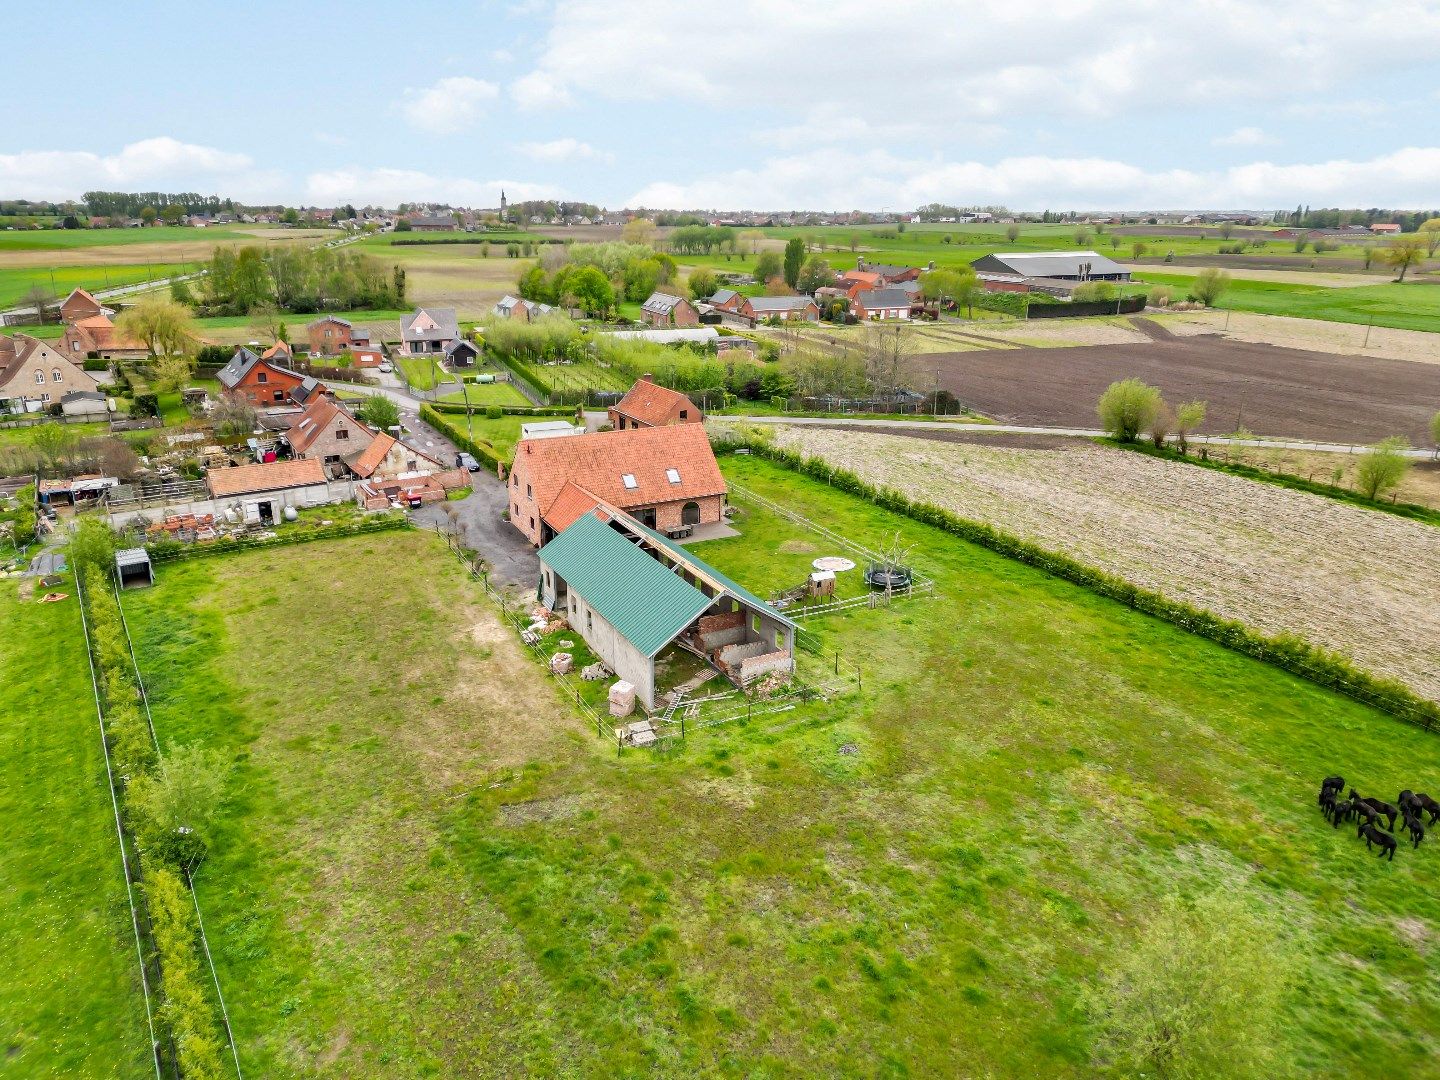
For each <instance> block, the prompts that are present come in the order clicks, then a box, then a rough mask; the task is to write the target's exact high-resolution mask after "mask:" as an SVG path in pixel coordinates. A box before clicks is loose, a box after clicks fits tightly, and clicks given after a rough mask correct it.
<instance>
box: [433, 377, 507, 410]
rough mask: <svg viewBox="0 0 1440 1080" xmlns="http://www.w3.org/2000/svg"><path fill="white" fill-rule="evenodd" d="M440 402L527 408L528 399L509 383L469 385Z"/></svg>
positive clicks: (441, 398) (443, 396)
mask: <svg viewBox="0 0 1440 1080" xmlns="http://www.w3.org/2000/svg"><path fill="white" fill-rule="evenodd" d="M439 400H441V401H449V402H453V403H455V404H456V405H464V404H466V402H467V400H468V402H469V404H471V405H475V406H477V407H478V406H483V405H516V406H528V405H529V404H530V399H529V398H527V397H526V396H525V395H524V394H522V393H520V391H519V390H516V389H515V387H513V386H511V385H510V384H509V383H501V382H497V383H470V384H469V389H467V390H465V391H463V392H459V393H454V394H444V395H442V396H441V397H440V399H439Z"/></svg>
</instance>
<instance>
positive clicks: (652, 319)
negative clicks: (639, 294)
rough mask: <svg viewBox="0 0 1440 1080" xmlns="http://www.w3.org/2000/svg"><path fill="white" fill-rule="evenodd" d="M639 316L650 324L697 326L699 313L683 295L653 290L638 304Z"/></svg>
mask: <svg viewBox="0 0 1440 1080" xmlns="http://www.w3.org/2000/svg"><path fill="white" fill-rule="evenodd" d="M640 318H641V319H643V320H644V321H645V322H646V323H648V324H649V325H651V326H668V327H678V326H699V325H700V313H699V312H698V311H696V310H695V305H694V304H692V303H690V301H689V300H686V299H685V298H684V297H683V296H671V295H670V294H669V293H662V292H653V293H651V294H650V298H649V299H648V300H646V301H645V303H643V304H641V305H640Z"/></svg>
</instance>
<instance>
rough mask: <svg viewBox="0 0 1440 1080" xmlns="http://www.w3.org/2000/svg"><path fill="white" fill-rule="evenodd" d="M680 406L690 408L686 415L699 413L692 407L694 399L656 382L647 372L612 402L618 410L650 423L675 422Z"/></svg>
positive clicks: (633, 418) (657, 424)
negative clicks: (621, 396) (617, 399)
mask: <svg viewBox="0 0 1440 1080" xmlns="http://www.w3.org/2000/svg"><path fill="white" fill-rule="evenodd" d="M682 409H684V410H686V411H687V412H689V418H698V417H699V416H700V410H699V409H697V408H695V403H694V402H693V401H691V400H690V399H689V398H688V397H686V396H685V395H684V394H681V393H679V392H678V391H675V390H670V389H667V388H666V387H664V386H658V385H656V384H655V383H654V382H652V381H651V380H650V377H649V376H648V375H647V376H644V377H642V378H640V379H639V380H637V381H636V383H635V385H634V386H632V387H630V389H629V391H627V392H626V394H625V396H624V397H623V398H621V399H620V400H619V401H617V402H616V403H615V411H616V412H617V413H620V414H621V415H622V416H628V417H629V418H630V419H632V420H636V421H639V422H640V423H642V424H648V425H649V426H650V427H660V426H662V425H664V424H673V423H675V422H677V421H678V420H679V419H680V410H682ZM687 419H688V418H687Z"/></svg>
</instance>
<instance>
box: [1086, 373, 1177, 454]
mask: <svg viewBox="0 0 1440 1080" xmlns="http://www.w3.org/2000/svg"><path fill="white" fill-rule="evenodd" d="M1163 405H1164V402H1163V400H1162V399H1161V397H1160V391H1159V390H1157V389H1155V387H1153V386H1150V385H1148V384H1146V383H1143V382H1141V381H1140V380H1139V379H1122V380H1121V381H1120V382H1113V383H1111V384H1110V385H1109V386H1108V387H1107V388H1106V390H1105V392H1104V393H1103V394H1101V395H1100V401H1099V403H1098V404H1097V405H1096V407H1095V411H1096V412H1098V413H1099V414H1100V422H1101V423H1102V424H1103V425H1104V427H1105V431H1106V432H1107V433H1108V434H1110V435H1111V436H1113V437H1114V438H1117V439H1119V440H1120V441H1121V442H1134V441H1135V439H1136V437H1137V436H1138V435H1139V434H1140V432H1142V431H1145V430H1146V429H1148V428H1149V426H1150V424H1151V422H1152V421H1153V420H1154V419H1155V414H1156V412H1158V411H1159V410H1160V409H1161V407H1162V406H1163Z"/></svg>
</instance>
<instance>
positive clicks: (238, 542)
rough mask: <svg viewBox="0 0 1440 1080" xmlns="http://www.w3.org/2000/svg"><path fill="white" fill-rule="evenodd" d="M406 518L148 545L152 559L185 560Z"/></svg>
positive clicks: (360, 532)
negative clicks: (266, 534) (261, 534)
mask: <svg viewBox="0 0 1440 1080" xmlns="http://www.w3.org/2000/svg"><path fill="white" fill-rule="evenodd" d="M410 527H411V526H410V521H409V519H408V518H403V517H398V516H397V517H391V516H389V515H387V516H385V517H376V518H367V519H365V520H362V521H358V522H355V523H354V524H353V525H333V526H328V527H322V528H315V529H307V528H299V527H297V528H295V529H294V530H290V531H286V532H281V533H276V534H275V535H274V536H273V537H270V538H262V537H258V536H222V537H220V538H219V539H217V540H207V541H206V542H205V543H195V544H186V543H181V542H180V541H169V540H161V541H159V542H157V543H154V544H151V545H148V547H147V550H148V551H149V552H150V558H151V560H152V561H153V562H157V563H161V562H184V561H185V560H187V559H201V558H206V557H208V556H210V555H225V554H228V553H230V552H232V551H250V550H253V549H255V548H273V547H287V546H289V545H290V544H308V543H310V542H312V541H314V540H334V539H337V538H339V537H345V536H367V535H369V534H371V533H380V532H391V531H393V530H395V529H408V528H410Z"/></svg>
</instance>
